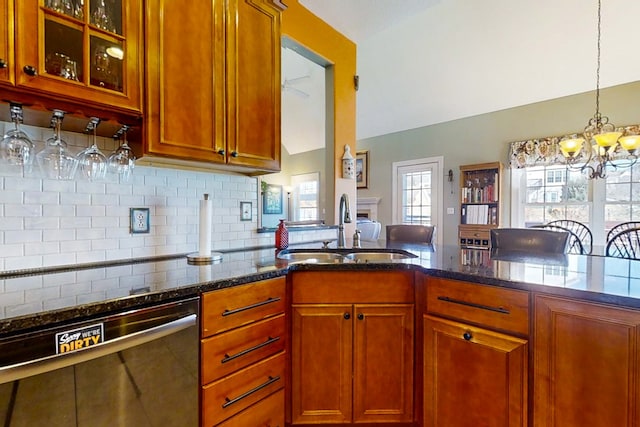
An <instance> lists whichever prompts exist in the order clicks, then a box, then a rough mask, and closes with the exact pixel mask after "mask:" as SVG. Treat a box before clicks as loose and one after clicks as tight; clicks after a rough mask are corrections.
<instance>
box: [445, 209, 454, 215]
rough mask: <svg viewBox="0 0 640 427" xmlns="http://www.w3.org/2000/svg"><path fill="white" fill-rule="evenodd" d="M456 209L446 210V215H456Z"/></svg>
mask: <svg viewBox="0 0 640 427" xmlns="http://www.w3.org/2000/svg"><path fill="white" fill-rule="evenodd" d="M455 209H456V208H447V215H453V214H454V213H456V210H455Z"/></svg>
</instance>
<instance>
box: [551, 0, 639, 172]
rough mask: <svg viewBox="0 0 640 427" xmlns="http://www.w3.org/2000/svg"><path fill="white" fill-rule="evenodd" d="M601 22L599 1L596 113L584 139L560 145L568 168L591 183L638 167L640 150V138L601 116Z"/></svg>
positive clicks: (585, 131) (561, 142) (576, 139)
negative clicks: (608, 173)
mask: <svg viewBox="0 0 640 427" xmlns="http://www.w3.org/2000/svg"><path fill="white" fill-rule="evenodd" d="M601 21H602V15H601V0H598V44H597V54H598V62H597V67H596V112H595V114H594V115H593V117H592V118H591V119H589V123H588V124H587V126H586V127H585V128H584V132H583V134H582V136H581V137H580V136H578V135H573V136H572V137H569V138H565V139H563V140H561V141H560V142H559V145H560V151H561V152H562V155H563V156H564V159H565V162H566V164H567V166H569V168H571V169H574V170H579V171H581V172H584V173H586V174H588V176H589V179H598V178H605V177H606V170H607V168H608V167H609V168H613V169H619V168H630V167H631V166H633V165H634V164H635V163H636V161H637V151H638V148H640V135H624V132H622V131H620V130H618V129H616V127H615V126H614V125H613V124H612V123H609V118H608V117H606V116H603V115H602V114H601V113H600V35H601V31H602V30H601ZM623 135H624V136H623ZM585 142H587V144H585Z"/></svg>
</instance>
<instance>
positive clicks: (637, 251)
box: [605, 227, 640, 259]
mask: <svg viewBox="0 0 640 427" xmlns="http://www.w3.org/2000/svg"><path fill="white" fill-rule="evenodd" d="M605 255H606V256H610V257H617V258H629V259H640V227H634V228H628V229H626V230H622V231H621V232H619V233H617V234H616V235H615V236H613V237H611V239H609V241H608V242H607V249H606V251H605Z"/></svg>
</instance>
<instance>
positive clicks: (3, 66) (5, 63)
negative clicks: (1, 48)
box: [0, 58, 7, 68]
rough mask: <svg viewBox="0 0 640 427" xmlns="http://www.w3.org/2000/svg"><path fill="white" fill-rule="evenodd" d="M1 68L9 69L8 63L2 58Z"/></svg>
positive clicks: (0, 61) (0, 60)
mask: <svg viewBox="0 0 640 427" xmlns="http://www.w3.org/2000/svg"><path fill="white" fill-rule="evenodd" d="M0 68H7V61H5V60H4V59H2V58H0Z"/></svg>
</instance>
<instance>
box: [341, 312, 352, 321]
mask: <svg viewBox="0 0 640 427" xmlns="http://www.w3.org/2000/svg"><path fill="white" fill-rule="evenodd" d="M342 317H344V318H345V320H349V319H351V315H350V314H349V313H345V314H344V316H342Z"/></svg>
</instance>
